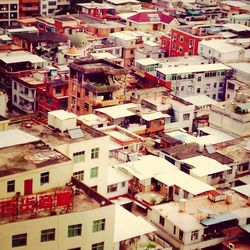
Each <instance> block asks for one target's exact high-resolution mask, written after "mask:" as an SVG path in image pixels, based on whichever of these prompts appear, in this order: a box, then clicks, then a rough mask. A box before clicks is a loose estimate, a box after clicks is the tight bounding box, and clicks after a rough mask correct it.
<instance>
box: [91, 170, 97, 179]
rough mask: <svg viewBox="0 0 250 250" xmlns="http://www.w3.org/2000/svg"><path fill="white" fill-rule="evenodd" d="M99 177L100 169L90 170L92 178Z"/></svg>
mask: <svg viewBox="0 0 250 250" xmlns="http://www.w3.org/2000/svg"><path fill="white" fill-rule="evenodd" d="M97 176H98V167H95V168H91V169H90V178H95V177H97Z"/></svg>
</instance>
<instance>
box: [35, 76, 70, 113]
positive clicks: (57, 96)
mask: <svg viewBox="0 0 250 250" xmlns="http://www.w3.org/2000/svg"><path fill="white" fill-rule="evenodd" d="M67 107H68V82H67V81H66V80H65V79H60V78H59V79H48V80H47V81H45V83H44V86H42V87H39V88H37V112H41V113H44V114H47V113H48V112H50V111H53V110H58V109H63V110H67Z"/></svg>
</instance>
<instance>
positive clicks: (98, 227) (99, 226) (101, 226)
mask: <svg viewBox="0 0 250 250" xmlns="http://www.w3.org/2000/svg"><path fill="white" fill-rule="evenodd" d="M103 230H105V219H102V220H96V221H93V232H98V231H103Z"/></svg>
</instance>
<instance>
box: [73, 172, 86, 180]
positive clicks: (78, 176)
mask: <svg viewBox="0 0 250 250" xmlns="http://www.w3.org/2000/svg"><path fill="white" fill-rule="evenodd" d="M73 176H74V177H75V178H76V179H77V180H79V181H83V179H84V171H78V172H74V173H73Z"/></svg>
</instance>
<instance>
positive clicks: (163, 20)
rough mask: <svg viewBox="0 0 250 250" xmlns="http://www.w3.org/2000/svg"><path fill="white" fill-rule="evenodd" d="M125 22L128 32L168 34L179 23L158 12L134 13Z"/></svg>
mask: <svg viewBox="0 0 250 250" xmlns="http://www.w3.org/2000/svg"><path fill="white" fill-rule="evenodd" d="M125 20H126V26H127V28H128V29H129V30H140V31H163V32H166V33H168V32H170V30H171V29H172V28H173V27H176V26H178V25H179V22H178V21H177V20H176V19H175V18H174V17H172V16H169V15H167V14H165V13H164V12H158V11H149V12H144V11H143V12H139V13H135V14H134V15H131V16H129V17H128V18H126V19H125Z"/></svg>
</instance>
